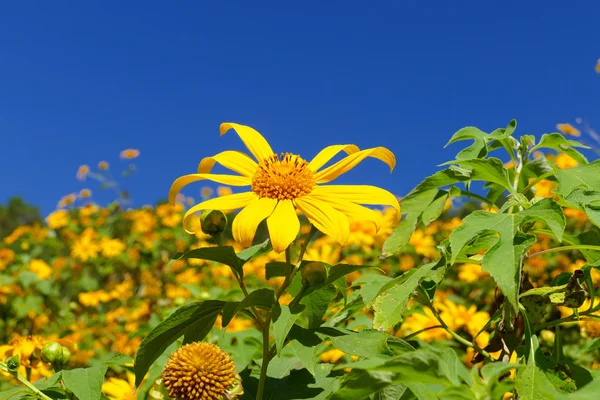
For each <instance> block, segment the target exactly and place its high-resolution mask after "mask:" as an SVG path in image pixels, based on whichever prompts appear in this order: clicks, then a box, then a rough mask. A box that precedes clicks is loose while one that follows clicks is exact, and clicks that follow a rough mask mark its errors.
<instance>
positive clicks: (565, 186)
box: [556, 160, 600, 196]
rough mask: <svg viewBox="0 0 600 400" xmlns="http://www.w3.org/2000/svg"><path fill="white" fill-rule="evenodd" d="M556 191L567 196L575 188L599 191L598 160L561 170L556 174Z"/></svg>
mask: <svg viewBox="0 0 600 400" xmlns="http://www.w3.org/2000/svg"><path fill="white" fill-rule="evenodd" d="M556 176H557V180H558V187H557V189H556V191H557V192H558V193H560V194H561V195H563V196H567V195H568V194H569V193H571V192H572V191H573V189H576V188H579V187H581V188H583V189H587V190H600V160H596V161H594V162H592V163H589V164H584V165H580V166H577V167H573V168H568V169H561V170H559V171H558V172H557V174H556Z"/></svg>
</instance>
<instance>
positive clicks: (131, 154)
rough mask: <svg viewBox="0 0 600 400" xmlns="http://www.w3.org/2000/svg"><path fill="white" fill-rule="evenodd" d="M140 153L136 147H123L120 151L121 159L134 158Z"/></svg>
mask: <svg viewBox="0 0 600 400" xmlns="http://www.w3.org/2000/svg"><path fill="white" fill-rule="evenodd" d="M139 155H140V151H139V150H136V149H125V150H123V151H122V152H121V155H120V156H121V158H122V159H127V160H131V159H133V158H136V157H138V156H139Z"/></svg>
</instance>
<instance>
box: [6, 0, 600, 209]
mask: <svg viewBox="0 0 600 400" xmlns="http://www.w3.org/2000/svg"><path fill="white" fill-rule="evenodd" d="M599 16H600V2H598V1H595V2H594V1H579V2H567V1H560V2H556V1H543V2H541V1H535V2H534V1H518V2H507V1H495V2H491V1H468V2H467V1H452V2H446V1H437V2H436V1H433V2H432V1H390V2H383V1H381V2H354V1H336V2H333V1H327V2H312V1H305V2H287V1H283V2H281V1H279V2H269V3H266V2H260V1H252V2H249V1H243V2H242V1H226V2H225V1H224V2H218V1H211V2H201V1H195V2H192V1H181V2H153V1H144V2H116V1H104V2H89V1H83V2H76V1H71V2H23V1H17V2H3V4H2V5H1V6H0V138H1V141H0V146H1V148H2V155H1V157H0V168H1V171H2V172H1V174H2V185H1V186H0V202H5V201H6V200H7V199H8V198H9V197H10V196H11V195H17V194H18V195H21V196H23V197H24V198H25V199H26V200H28V201H30V202H33V203H35V204H37V205H40V206H41V208H42V211H43V213H44V215H46V214H47V213H49V212H50V211H52V210H53V209H54V207H55V205H56V202H57V201H58V200H59V198H60V197H61V196H62V195H64V194H66V193H69V192H73V191H78V190H79V189H81V188H83V187H86V186H89V187H90V188H92V189H96V190H95V191H94V194H98V193H99V192H100V191H99V190H98V189H97V187H96V186H95V185H86V184H83V183H81V182H78V181H76V180H75V172H76V170H77V167H78V166H79V165H81V164H90V165H95V164H96V163H97V162H98V161H100V160H103V159H106V160H108V161H110V162H111V163H112V165H113V166H116V165H119V164H122V163H120V162H119V160H118V154H119V151H120V150H122V149H124V148H127V147H134V148H139V149H140V151H141V157H140V158H139V160H138V162H137V166H138V171H137V174H136V176H135V177H133V178H132V179H130V180H129V184H128V189H130V191H131V192H132V195H133V198H134V199H135V201H136V203H137V204H143V203H153V202H154V201H156V200H158V199H161V198H165V197H166V195H167V192H168V189H169V186H170V184H171V182H172V181H173V180H174V179H175V178H176V177H178V176H180V175H182V174H186V173H191V172H195V168H196V166H197V163H198V161H199V160H200V159H201V158H202V157H204V156H208V155H212V154H215V153H217V152H220V151H222V150H226V149H230V148H235V149H241V148H242V145H241V143H240V142H239V140H238V139H237V137H236V136H235V135H232V134H231V135H225V136H224V137H222V138H220V137H219V133H218V126H219V123H220V122H222V121H232V122H238V123H243V124H247V125H251V126H253V127H255V128H256V129H257V130H259V131H260V132H262V133H263V134H264V135H265V136H266V137H267V139H268V140H269V141H270V142H271V144H272V146H273V148H274V149H275V150H276V151H291V152H296V153H299V154H301V155H303V156H304V157H305V158H310V157H312V156H313V155H314V154H316V152H317V151H318V150H320V149H321V148H322V147H324V146H326V145H329V144H335V143H355V144H357V145H358V146H360V147H361V148H366V147H371V146H377V145H385V146H387V147H389V148H390V149H391V150H392V151H394V153H395V154H396V157H397V159H398V165H397V168H396V170H395V171H394V173H393V174H392V175H389V174H388V172H387V169H386V167H385V165H383V164H382V163H379V162H378V161H376V160H371V161H366V162H364V164H363V165H361V166H359V167H358V168H357V169H356V170H355V171H353V172H352V173H350V174H347V175H346V176H345V178H344V179H342V182H344V183H348V182H356V183H371V184H376V185H380V186H383V187H385V188H387V189H389V190H392V191H394V192H396V193H398V194H405V193H406V192H407V191H408V190H410V189H411V188H412V187H413V186H414V185H415V184H417V183H418V182H419V181H420V180H421V179H422V178H424V177H425V176H427V175H429V174H431V173H432V172H434V171H435V170H436V169H437V167H436V165H437V164H439V163H441V162H444V161H447V160H449V159H451V158H452V157H453V155H454V154H455V151H456V150H458V147H451V148H449V149H446V150H443V149H442V147H443V145H444V144H445V143H446V141H447V139H448V138H449V137H450V135H451V134H452V133H453V132H455V131H456V130H457V129H459V128H461V127H463V126H465V125H476V126H479V127H480V128H482V129H484V130H486V131H489V130H492V129H494V128H496V127H499V126H504V125H505V124H506V123H507V122H508V121H509V120H510V119H511V118H517V120H518V122H519V128H518V131H519V132H520V133H534V134H536V135H540V134H542V133H544V132H549V131H553V130H554V126H555V125H556V123H557V122H564V121H569V122H572V121H573V120H574V119H575V118H576V117H579V116H580V117H583V118H586V119H588V120H589V121H590V122H591V123H592V124H593V125H595V126H596V127H600V116H599V115H598V111H599V110H600V76H598V75H597V74H596V73H595V72H594V65H595V63H596V59H597V58H599V57H600V47H598V44H599V43H600V29H598V24H599ZM200 186H201V185H200V184H198V185H197V186H195V187H193V188H192V190H190V191H188V192H186V193H187V194H191V195H196V194H197V192H198V191H199V189H200ZM99 199H100V201H101V200H102V199H103V197H102V196H100V198H99Z"/></svg>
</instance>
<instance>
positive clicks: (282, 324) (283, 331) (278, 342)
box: [272, 303, 300, 355]
mask: <svg viewBox="0 0 600 400" xmlns="http://www.w3.org/2000/svg"><path fill="white" fill-rule="evenodd" d="M294 311H295V312H294V313H292V311H290V308H289V307H288V306H286V305H282V306H280V305H279V303H275V306H274V307H273V313H272V315H273V336H274V338H275V347H276V349H277V355H280V354H281V350H282V349H283V345H284V343H285V339H286V338H287V335H288V333H289V332H290V329H292V326H294V322H296V320H297V319H298V317H299V316H300V310H296V309H295V310H294Z"/></svg>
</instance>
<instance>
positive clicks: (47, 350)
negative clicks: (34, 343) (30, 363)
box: [41, 342, 63, 364]
mask: <svg viewBox="0 0 600 400" xmlns="http://www.w3.org/2000/svg"><path fill="white" fill-rule="evenodd" d="M41 358H42V361H43V362H47V363H52V364H55V363H58V364H60V363H62V361H63V347H62V346H61V345H60V344H58V343H56V342H50V343H46V344H45V345H44V346H43V347H42V357H41Z"/></svg>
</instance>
